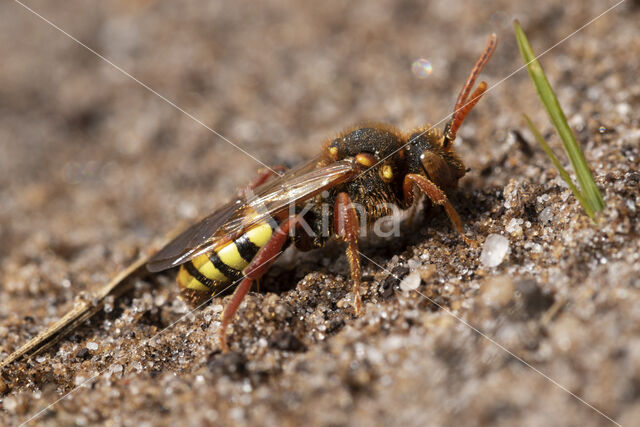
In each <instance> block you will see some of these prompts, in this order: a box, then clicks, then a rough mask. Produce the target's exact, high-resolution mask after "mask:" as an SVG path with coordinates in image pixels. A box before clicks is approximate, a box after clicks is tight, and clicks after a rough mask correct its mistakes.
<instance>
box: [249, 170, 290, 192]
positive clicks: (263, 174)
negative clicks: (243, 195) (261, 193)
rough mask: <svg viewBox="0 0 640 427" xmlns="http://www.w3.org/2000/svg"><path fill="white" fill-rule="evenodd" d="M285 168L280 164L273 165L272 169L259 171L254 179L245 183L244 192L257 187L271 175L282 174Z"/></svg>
mask: <svg viewBox="0 0 640 427" xmlns="http://www.w3.org/2000/svg"><path fill="white" fill-rule="evenodd" d="M286 170H287V168H286V167H285V166H282V165H280V166H275V167H273V168H272V169H267V170H262V171H260V172H259V173H258V176H257V177H256V179H254V180H253V181H252V182H251V183H250V184H249V185H247V187H246V188H245V190H244V192H247V191H250V190H255V189H256V188H258V187H259V186H261V185H262V184H264V183H265V182H267V180H268V179H269V178H271V177H272V176H273V175H276V174H282V173H283V172H284V171H286Z"/></svg>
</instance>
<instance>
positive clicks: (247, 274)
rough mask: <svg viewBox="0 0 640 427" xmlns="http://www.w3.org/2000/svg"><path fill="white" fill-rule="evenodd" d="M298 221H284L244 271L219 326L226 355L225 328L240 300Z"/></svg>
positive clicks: (290, 219)
mask: <svg viewBox="0 0 640 427" xmlns="http://www.w3.org/2000/svg"><path fill="white" fill-rule="evenodd" d="M297 221H298V217H297V216H292V217H290V218H289V219H287V220H285V221H284V222H283V223H282V224H281V225H280V227H278V229H277V230H276V231H275V232H274V233H273V235H272V236H271V239H269V241H268V242H267V243H266V244H265V245H264V246H263V247H262V248H260V250H259V251H258V253H257V254H256V256H255V257H254V258H253V260H251V263H250V264H249V265H248V266H247V267H246V268H245V269H244V271H243V273H244V278H243V279H242V280H241V281H240V284H239V285H238V287H237V288H236V290H235V292H234V293H233V295H232V297H231V300H230V301H229V302H228V303H227V305H226V307H225V308H224V312H223V314H222V321H221V324H220V347H221V348H222V351H223V352H225V353H227V352H228V351H229V347H228V346H227V338H226V335H225V333H226V330H227V326H228V325H229V323H230V322H231V319H233V315H234V314H235V313H236V311H237V310H238V307H240V304H241V303H242V300H243V299H244V297H245V296H246V295H247V293H248V292H249V290H250V289H251V284H252V283H253V281H255V280H258V279H260V278H261V277H262V275H263V274H264V273H266V271H267V270H268V269H269V266H270V265H271V263H272V262H273V261H274V260H275V258H277V256H278V255H279V254H280V251H281V250H282V248H283V246H284V245H285V243H286V242H287V238H288V237H289V230H290V229H291V227H294V226H295V224H296V222H297Z"/></svg>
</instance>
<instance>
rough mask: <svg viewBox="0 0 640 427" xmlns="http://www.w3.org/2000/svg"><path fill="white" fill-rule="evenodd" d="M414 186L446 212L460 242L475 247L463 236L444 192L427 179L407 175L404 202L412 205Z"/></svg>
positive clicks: (454, 212)
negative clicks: (460, 238) (460, 239)
mask: <svg viewBox="0 0 640 427" xmlns="http://www.w3.org/2000/svg"><path fill="white" fill-rule="evenodd" d="M414 184H415V185H417V186H418V188H419V189H420V191H422V192H423V193H424V194H426V196H427V197H428V198H429V200H431V201H432V202H433V203H435V204H436V205H440V206H443V207H444V210H445V211H446V212H447V215H448V216H449V219H450V220H451V223H452V224H453V226H454V227H455V229H456V230H457V231H458V233H460V237H462V240H464V242H465V243H466V244H467V245H469V246H476V242H475V241H474V240H471V239H469V238H468V237H467V236H465V235H464V231H463V229H462V221H461V220H460V217H459V216H458V213H457V212H456V210H455V209H454V207H453V205H451V202H449V199H448V198H447V195H446V194H444V192H443V191H442V190H441V189H440V188H438V186H437V185H436V184H434V183H433V182H432V181H430V180H429V179H428V178H425V177H424V176H422V175H418V174H413V173H410V174H407V175H406V176H405V177H404V182H403V185H402V190H403V193H404V197H405V200H406V201H407V202H409V204H411V203H413V185H414Z"/></svg>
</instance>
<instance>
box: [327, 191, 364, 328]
mask: <svg viewBox="0 0 640 427" xmlns="http://www.w3.org/2000/svg"><path fill="white" fill-rule="evenodd" d="M333 218H334V220H333V221H334V223H333V229H334V232H335V233H336V234H337V235H338V236H339V237H340V238H342V239H343V240H344V241H345V242H347V260H348V261H349V267H350V268H351V280H352V281H353V299H354V306H355V309H356V316H359V315H360V313H361V312H362V299H361V298H360V279H361V276H362V274H361V270H360V252H359V251H358V235H359V233H360V223H359V221H358V215H357V213H356V209H355V208H354V206H353V204H352V203H351V199H350V198H349V195H348V194H347V193H340V194H338V196H337V197H336V201H335V205H334V214H333Z"/></svg>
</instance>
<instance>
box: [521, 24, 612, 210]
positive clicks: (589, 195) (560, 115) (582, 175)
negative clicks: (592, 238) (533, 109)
mask: <svg viewBox="0 0 640 427" xmlns="http://www.w3.org/2000/svg"><path fill="white" fill-rule="evenodd" d="M514 29H515V33H516V39H517V41H518V46H519V48H520V53H521V54H522V57H523V58H524V60H525V62H526V64H527V70H528V71H529V76H530V77H531V80H532V81H533V84H534V85H535V87H536V91H537V92H538V96H539V97H540V100H541V101H542V104H543V105H544V107H545V109H546V110H547V113H548V114H549V118H550V119H551V122H552V123H553V125H554V126H555V128H556V130H557V132H558V134H559V135H560V139H561V140H562V145H563V146H564V149H565V151H566V152H567V155H568V156H569V160H571V165H572V166H573V170H574V171H575V172H576V176H577V178H578V183H579V184H580V188H581V189H582V191H583V195H584V198H583V199H584V200H585V201H586V203H583V206H585V209H586V205H587V204H588V205H589V206H590V207H591V210H592V211H596V212H597V211H601V210H602V209H604V199H603V198H602V194H601V193H600V190H599V189H598V186H597V185H596V183H595V181H594V179H593V175H592V174H591V170H590V169H589V166H588V165H587V161H586V160H585V158H584V155H583V154H582V151H581V150H580V146H579V145H578V142H577V141H576V139H575V137H574V136H573V132H572V131H571V128H570V127H569V124H568V123H567V118H566V117H565V115H564V112H563V111H562V108H561V107H560V104H559V103H558V99H557V98H556V96H555V94H554V92H553V89H552V88H551V85H550V84H549V81H548V80H547V77H546V75H545V74H544V70H543V69H542V66H541V65H540V63H539V62H538V60H537V59H536V57H535V55H534V54H533V50H532V49H531V46H530V45H529V41H528V40H527V37H526V35H525V34H524V31H523V30H522V27H520V24H519V23H518V21H515V22H514ZM545 151H546V150H545Z"/></svg>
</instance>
